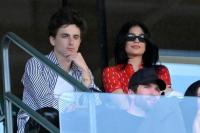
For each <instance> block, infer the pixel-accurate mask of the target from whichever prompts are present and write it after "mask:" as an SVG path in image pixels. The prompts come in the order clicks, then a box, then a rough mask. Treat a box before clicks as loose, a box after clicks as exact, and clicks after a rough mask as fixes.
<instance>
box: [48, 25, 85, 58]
mask: <svg viewBox="0 0 200 133" xmlns="http://www.w3.org/2000/svg"><path fill="white" fill-rule="evenodd" d="M50 43H51V44H52V45H53V46H54V52H55V53H56V55H58V56H59V57H68V56H70V55H72V54H74V53H77V51H78V49H79V46H80V43H81V32H80V29H79V28H78V27H77V26H76V25H74V24H70V25H63V26H62V27H60V28H59V29H58V31H57V34H56V36H55V37H52V36H51V37H50Z"/></svg>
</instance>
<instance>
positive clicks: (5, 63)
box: [1, 32, 89, 133]
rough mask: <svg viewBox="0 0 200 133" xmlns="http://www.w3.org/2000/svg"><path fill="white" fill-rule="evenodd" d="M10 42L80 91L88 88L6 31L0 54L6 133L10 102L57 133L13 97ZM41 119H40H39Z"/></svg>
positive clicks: (10, 123) (8, 131) (9, 122)
mask: <svg viewBox="0 0 200 133" xmlns="http://www.w3.org/2000/svg"><path fill="white" fill-rule="evenodd" d="M11 42H12V43H13V44H15V45H17V46H18V47H19V48H21V49H22V50H24V51H25V52H26V53H28V54H29V55H31V56H33V57H36V58H37V59H39V60H40V61H41V62H43V63H44V64H45V65H47V66H48V67H50V68H51V69H52V70H53V71H54V72H56V73H57V74H58V75H59V76H61V77H62V78H63V79H64V80H66V81H68V82H69V83H70V84H72V85H73V86H75V87H76V88H77V89H79V90H80V91H86V92H88V91H89V90H88V89H87V88H86V87H85V86H84V85H83V84H82V83H80V82H79V81H77V80H75V79H74V78H73V77H72V76H70V75H69V74H66V73H65V72H64V71H63V70H62V69H61V68H59V67H57V66H56V65H55V64H54V63H52V62H51V61H49V60H48V59H47V58H46V57H45V56H44V55H42V54H41V53H40V52H39V51H37V50H36V49H35V48H33V47H32V46H31V45H30V44H28V43H27V42H26V41H24V40H23V39H21V38H20V37H18V36H17V35H16V34H14V33H12V32H8V33H7V34H6V35H5V36H4V37H3V39H2V41H1V54H2V56H1V57H2V76H3V94H4V102H5V104H4V106H5V107H4V113H5V118H6V123H5V127H6V132H7V133H13V131H12V129H13V123H12V103H14V104H15V105H16V106H18V107H19V108H20V109H22V110H24V111H26V112H27V113H28V114H29V115H30V116H32V117H33V119H34V120H36V121H37V122H39V123H40V124H42V126H44V127H45V128H47V129H48V130H49V131H55V132H54V133H58V132H59V130H58V128H56V127H55V126H54V125H51V124H49V125H48V126H46V123H48V121H47V120H46V119H43V118H41V119H40V118H39V117H38V113H36V112H34V111H32V110H31V109H30V108H29V107H28V106H25V105H24V104H23V102H22V101H20V99H19V98H17V97H14V96H13V95H12V93H11V85H10V83H11V82H10V65H9V45H10V44H11ZM40 120H42V121H40Z"/></svg>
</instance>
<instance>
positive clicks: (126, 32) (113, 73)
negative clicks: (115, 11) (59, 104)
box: [102, 21, 171, 94]
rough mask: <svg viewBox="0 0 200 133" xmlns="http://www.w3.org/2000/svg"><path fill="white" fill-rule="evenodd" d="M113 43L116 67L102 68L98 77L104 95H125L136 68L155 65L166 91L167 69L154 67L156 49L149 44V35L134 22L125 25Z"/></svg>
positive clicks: (156, 56)
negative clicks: (104, 92) (100, 75)
mask: <svg viewBox="0 0 200 133" xmlns="http://www.w3.org/2000/svg"><path fill="white" fill-rule="evenodd" d="M115 41H116V42H115V62H116V66H111V67H107V68H105V69H104V70H103V74H102V80H103V86H104V89H105V91H106V92H111V93H126V94H127V93H128V82H129V79H130V77H131V75H132V74H134V73H135V72H136V71H137V70H139V69H140V68H143V67H155V66H156V67H155V68H156V71H157V74H158V77H159V78H161V79H162V80H164V81H165V83H166V85H167V88H171V81H170V75H169V71H168V69H167V68H166V67H165V66H163V65H158V66H157V65H156V63H157V62H158V59H159V54H158V47H157V46H156V45H154V44H152V42H151V41H150V33H149V31H148V29H147V27H146V26H145V25H144V24H142V23H141V22H138V21H130V22H127V23H125V24H124V25H123V26H122V27H121V29H120V31H119V33H118V34H117V36H116V40H115ZM157 68H158V69H157Z"/></svg>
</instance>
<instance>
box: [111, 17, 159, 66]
mask: <svg viewBox="0 0 200 133" xmlns="http://www.w3.org/2000/svg"><path fill="white" fill-rule="evenodd" d="M133 26H139V27H140V28H141V29H142V30H143V32H144V34H145V36H146V37H147V38H148V39H146V40H145V43H146V50H145V52H144V54H143V56H142V60H143V66H144V67H151V66H153V65H155V64H156V62H157V61H158V59H159V55H158V47H157V46H156V45H154V44H153V43H152V42H151V40H150V37H151V34H150V32H149V30H148V29H147V27H146V26H145V25H144V24H143V23H141V22H139V21H137V20H132V21H129V22H126V23H125V24H123V25H122V27H121V29H120V30H119V32H118V34H117V35H116V38H115V49H114V54H115V63H116V64H124V65H126V64H127V63H128V55H127V53H126V51H125V46H126V35H127V34H128V32H129V30H130V28H131V27H133Z"/></svg>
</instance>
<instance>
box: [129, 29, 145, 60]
mask: <svg viewBox="0 0 200 133" xmlns="http://www.w3.org/2000/svg"><path fill="white" fill-rule="evenodd" d="M128 35H129V37H130V39H128V40H127V41H126V45H125V51H126V53H127V55H128V57H129V59H131V58H133V57H135V56H142V55H143V54H144V52H145V48H146V47H145V45H146V43H145V41H144V32H143V30H142V28H141V27H139V26H133V27H131V28H130V30H129V34H128ZM131 38H132V39H131Z"/></svg>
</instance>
